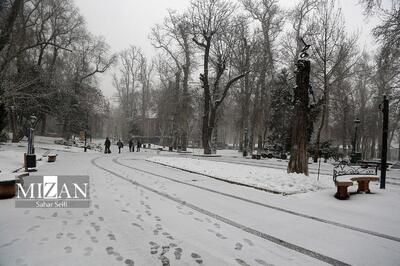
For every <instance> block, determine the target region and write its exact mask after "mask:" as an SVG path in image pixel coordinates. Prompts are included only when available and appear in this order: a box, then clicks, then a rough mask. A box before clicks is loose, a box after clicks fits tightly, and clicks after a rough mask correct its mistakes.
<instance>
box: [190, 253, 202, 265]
mask: <svg viewBox="0 0 400 266" xmlns="http://www.w3.org/2000/svg"><path fill="white" fill-rule="evenodd" d="M191 256H192V258H193V259H194V261H195V262H196V263H198V264H202V263H203V259H202V258H201V256H200V255H199V254H197V253H192V254H191Z"/></svg>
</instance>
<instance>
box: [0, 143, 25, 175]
mask: <svg viewBox="0 0 400 266" xmlns="http://www.w3.org/2000/svg"><path fill="white" fill-rule="evenodd" d="M23 156H24V153H23V152H22V151H16V150H3V149H1V150H0V181H1V180H2V177H4V178H5V177H6V176H7V175H8V174H9V173H12V172H13V171H15V170H16V169H18V168H20V167H22V166H23V158H24V157H23Z"/></svg>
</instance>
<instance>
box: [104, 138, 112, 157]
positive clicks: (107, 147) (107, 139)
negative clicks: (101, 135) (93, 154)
mask: <svg viewBox="0 0 400 266" xmlns="http://www.w3.org/2000/svg"><path fill="white" fill-rule="evenodd" d="M104 146H105V149H104V153H106V154H107V153H111V150H110V146H111V141H110V139H109V138H108V137H107V138H106V141H105V142H104Z"/></svg>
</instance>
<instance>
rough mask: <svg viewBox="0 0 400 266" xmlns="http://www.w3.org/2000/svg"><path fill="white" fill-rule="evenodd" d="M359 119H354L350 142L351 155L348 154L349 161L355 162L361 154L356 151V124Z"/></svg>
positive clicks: (359, 158)
mask: <svg viewBox="0 0 400 266" xmlns="http://www.w3.org/2000/svg"><path fill="white" fill-rule="evenodd" d="M360 122H361V121H360V119H358V118H356V119H354V126H355V129H354V138H353V143H352V146H353V147H352V149H351V155H350V162H351V163H353V164H355V163H357V162H358V161H359V160H361V154H360V153H358V152H357V133H358V125H359V124H360Z"/></svg>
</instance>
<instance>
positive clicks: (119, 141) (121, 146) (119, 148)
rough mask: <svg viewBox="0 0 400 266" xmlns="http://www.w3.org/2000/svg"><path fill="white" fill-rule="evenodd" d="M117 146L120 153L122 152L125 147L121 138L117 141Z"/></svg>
mask: <svg viewBox="0 0 400 266" xmlns="http://www.w3.org/2000/svg"><path fill="white" fill-rule="evenodd" d="M117 146H118V153H121V149H122V148H123V147H124V144H123V143H122V141H121V140H120V139H119V140H118V142H117Z"/></svg>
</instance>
